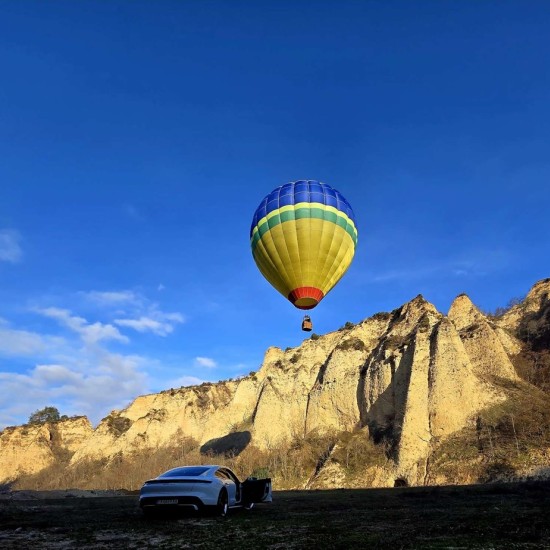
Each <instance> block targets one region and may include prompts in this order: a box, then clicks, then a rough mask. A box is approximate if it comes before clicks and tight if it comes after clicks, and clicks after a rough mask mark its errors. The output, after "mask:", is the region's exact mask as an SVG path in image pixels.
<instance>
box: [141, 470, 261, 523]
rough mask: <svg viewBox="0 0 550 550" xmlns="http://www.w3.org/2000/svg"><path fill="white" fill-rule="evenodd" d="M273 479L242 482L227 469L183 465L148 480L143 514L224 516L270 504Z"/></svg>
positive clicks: (142, 493)
mask: <svg viewBox="0 0 550 550" xmlns="http://www.w3.org/2000/svg"><path fill="white" fill-rule="evenodd" d="M271 499H272V497H271V479H269V478H267V479H256V478H248V479H247V480H246V481H243V482H241V481H239V479H238V478H237V476H236V475H235V474H234V473H233V472H232V471H231V470H230V469H229V468H225V467H224V466H181V467H179V468H173V469H172V470H168V471H167V472H164V473H163V474H160V475H159V476H158V477H156V478H155V479H150V480H149V481H146V482H145V483H144V485H143V487H142V488H141V491H140V494H139V505H140V506H141V509H142V510H143V513H144V514H147V513H149V512H152V511H155V510H160V509H172V510H174V509H181V508H188V509H189V508H190V509H193V510H202V509H204V508H205V507H208V508H210V509H211V510H214V511H215V512H216V513H217V514H218V515H220V516H225V515H226V514H227V512H228V510H229V508H236V507H243V508H246V509H250V508H252V507H253V506H254V504H255V503H257V502H271Z"/></svg>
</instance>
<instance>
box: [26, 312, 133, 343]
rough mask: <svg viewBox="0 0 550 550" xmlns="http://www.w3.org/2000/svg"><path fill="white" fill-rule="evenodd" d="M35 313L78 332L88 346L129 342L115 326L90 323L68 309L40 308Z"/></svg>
mask: <svg viewBox="0 0 550 550" xmlns="http://www.w3.org/2000/svg"><path fill="white" fill-rule="evenodd" d="M35 311H36V312H37V313H40V314H41V315H44V316H45V317H49V318H51V319H55V320H56V321H58V322H59V323H60V324H61V325H63V326H66V327H67V328H69V329H70V330H72V331H74V332H76V333H77V334H79V335H80V337H81V338H82V341H83V342H84V343H86V344H96V343H98V342H100V341H101V340H117V341H119V342H124V343H126V342H128V341H129V340H128V338H127V337H126V336H124V335H123V334H121V333H120V331H119V330H118V329H117V328H116V327H114V326H113V325H110V324H103V323H100V322H95V323H88V321H87V320H86V319H84V318H83V317H78V316H76V315H72V314H71V312H70V311H69V310H68V309H61V308H57V307H48V308H39V309H36V310H35Z"/></svg>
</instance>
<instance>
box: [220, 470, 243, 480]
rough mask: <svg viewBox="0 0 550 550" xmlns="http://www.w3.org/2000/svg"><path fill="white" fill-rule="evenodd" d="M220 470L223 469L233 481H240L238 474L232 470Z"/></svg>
mask: <svg viewBox="0 0 550 550" xmlns="http://www.w3.org/2000/svg"><path fill="white" fill-rule="evenodd" d="M218 471H222V472H223V473H224V474H225V475H226V476H227V478H228V479H230V480H231V481H233V482H235V483H239V480H238V479H237V476H236V475H235V474H234V473H233V472H232V471H231V470H227V469H224V470H218Z"/></svg>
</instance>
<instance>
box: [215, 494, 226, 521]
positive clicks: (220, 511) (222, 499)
mask: <svg viewBox="0 0 550 550" xmlns="http://www.w3.org/2000/svg"><path fill="white" fill-rule="evenodd" d="M228 510H229V499H228V497H227V491H226V490H225V489H222V490H221V491H220V494H219V496H218V504H216V514H217V515H218V516H220V517H225V516H226V515H227V511H228Z"/></svg>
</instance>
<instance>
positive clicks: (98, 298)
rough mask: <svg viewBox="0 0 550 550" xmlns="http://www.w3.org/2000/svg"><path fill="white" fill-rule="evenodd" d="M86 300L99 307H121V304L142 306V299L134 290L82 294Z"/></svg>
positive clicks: (95, 291)
mask: <svg viewBox="0 0 550 550" xmlns="http://www.w3.org/2000/svg"><path fill="white" fill-rule="evenodd" d="M82 294H83V295H84V296H85V297H86V299H88V300H90V301H91V302H94V303H95V304H96V305H99V306H113V305H115V306H119V305H121V304H140V303H141V299H140V297H139V296H138V295H137V294H136V293H135V292H133V291H132V290H115V291H107V292H100V291H97V290H93V291H91V292H83V293H82Z"/></svg>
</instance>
